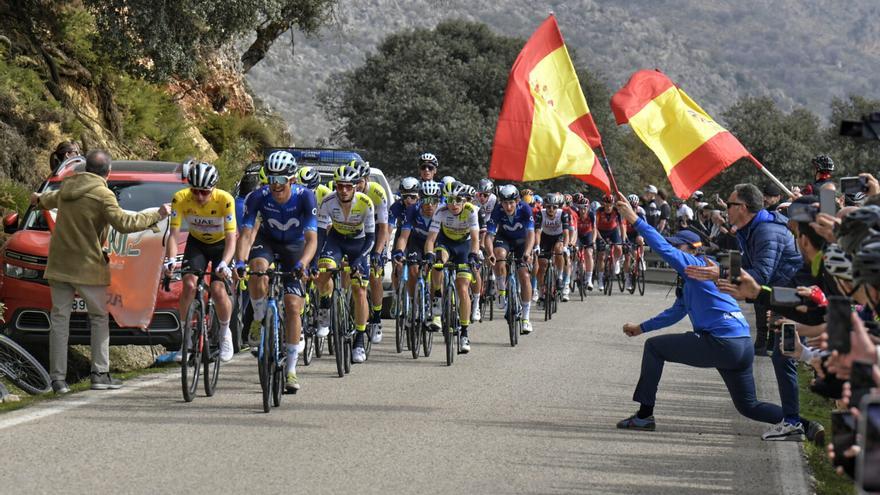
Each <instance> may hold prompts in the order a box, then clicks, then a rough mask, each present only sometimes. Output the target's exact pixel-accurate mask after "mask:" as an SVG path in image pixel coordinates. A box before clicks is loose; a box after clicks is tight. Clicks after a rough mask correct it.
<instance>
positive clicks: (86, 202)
mask: <svg viewBox="0 0 880 495" xmlns="http://www.w3.org/2000/svg"><path fill="white" fill-rule="evenodd" d="M37 205H38V206H39V207H40V208H43V209H45V210H51V209H53V208H57V209H58V215H57V217H56V220H55V231H54V232H53V233H52V239H51V241H50V242H49V262H48V264H47V266H46V275H45V276H46V279H47V280H52V281H57V282H68V283H75V284H83V285H110V268H109V267H108V265H107V258H106V257H105V254H104V250H103V247H104V243H105V242H106V240H107V232H108V226H112V227H113V228H114V229H116V230H117V231H119V232H121V233H125V234H127V233H131V232H139V231H141V230H145V229H147V228H149V227H150V226H151V225H153V224H155V223H156V222H158V221H159V213H158V212H152V213H137V214H128V213H126V212H125V211H123V210H122V208H120V207H119V203H118V202H117V201H116V196H115V195H114V194H113V191H111V190H110V189H109V188H108V187H107V181H106V180H104V178H103V177H101V176H99V175H95V174H92V173H88V172H81V173H77V174H75V175H72V176H70V177H68V178H67V179H64V182H62V183H61V188H60V189H58V190H57V191H52V192H47V193H44V194H41V195H40V199H39V201H38V202H37Z"/></svg>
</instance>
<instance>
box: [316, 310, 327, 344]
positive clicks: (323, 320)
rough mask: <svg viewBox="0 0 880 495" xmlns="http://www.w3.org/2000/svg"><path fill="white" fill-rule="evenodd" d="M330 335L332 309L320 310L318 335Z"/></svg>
mask: <svg viewBox="0 0 880 495" xmlns="http://www.w3.org/2000/svg"><path fill="white" fill-rule="evenodd" d="M328 335H330V310H329V309H319V310H318V336H319V337H326V336H328Z"/></svg>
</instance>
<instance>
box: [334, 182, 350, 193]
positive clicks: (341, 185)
mask: <svg viewBox="0 0 880 495" xmlns="http://www.w3.org/2000/svg"><path fill="white" fill-rule="evenodd" d="M336 189H339V190H341V191H348V190H349V189H354V184H348V183H342V182H337V183H336Z"/></svg>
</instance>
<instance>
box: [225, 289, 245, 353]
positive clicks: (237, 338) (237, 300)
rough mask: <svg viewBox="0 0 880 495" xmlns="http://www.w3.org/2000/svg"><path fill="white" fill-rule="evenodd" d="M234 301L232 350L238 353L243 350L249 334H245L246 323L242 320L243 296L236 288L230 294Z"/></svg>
mask: <svg viewBox="0 0 880 495" xmlns="http://www.w3.org/2000/svg"><path fill="white" fill-rule="evenodd" d="M230 300H231V301H232V317H231V318H230V320H229V331H230V332H232V352H234V353H236V354H238V353H239V352H241V348H242V345H243V344H244V342H245V340H246V339H247V336H245V335H244V330H243V327H244V323H243V322H242V301H243V296H242V295H241V293H240V291H239V290H238V289H237V288H236V289H235V291H234V292H233V293H232V296H230Z"/></svg>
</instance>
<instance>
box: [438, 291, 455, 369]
mask: <svg viewBox="0 0 880 495" xmlns="http://www.w3.org/2000/svg"><path fill="white" fill-rule="evenodd" d="M447 278H448V274H447ZM445 285H446V287H445V288H444V292H443V318H442V320H443V341H444V343H445V344H446V366H452V362H453V361H454V360H455V337H456V333H455V320H456V318H455V313H456V312H457V309H456V307H455V284H450V283H448V282H447V283H446V284H445Z"/></svg>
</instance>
